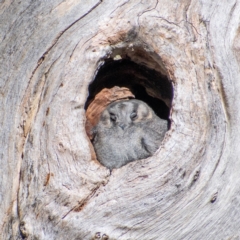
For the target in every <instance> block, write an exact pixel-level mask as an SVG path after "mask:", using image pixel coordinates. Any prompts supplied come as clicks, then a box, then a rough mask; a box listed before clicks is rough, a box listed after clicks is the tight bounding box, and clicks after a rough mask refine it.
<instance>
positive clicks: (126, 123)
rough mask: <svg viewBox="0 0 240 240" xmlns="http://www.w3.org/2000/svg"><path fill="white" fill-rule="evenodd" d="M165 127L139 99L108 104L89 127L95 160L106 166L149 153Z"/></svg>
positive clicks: (119, 164) (156, 147) (164, 123)
mask: <svg viewBox="0 0 240 240" xmlns="http://www.w3.org/2000/svg"><path fill="white" fill-rule="evenodd" d="M167 130H168V122H167V120H163V119H161V118H159V117H158V116H157V115H156V114H155V113H154V111H153V110H152V109H151V108H150V107H149V106H148V105H147V104H146V103H145V102H143V101H140V100H136V99H132V100H122V101H117V102H113V103H111V104H109V105H108V106H107V108H106V109H105V110H104V111H103V112H102V114H101V116H100V120H99V122H98V123H97V125H96V126H95V127H94V128H93V136H94V138H93V146H94V149H95V152H96V155H97V159H98V161H99V162H100V163H101V164H102V165H104V166H105V167H107V168H109V169H110V170H112V169H114V168H120V167H122V166H124V165H126V164H127V163H129V162H132V161H134V160H138V159H144V158H147V157H149V156H152V155H153V154H154V153H155V152H156V150H157V149H158V148H159V146H160V143H161V141H162V140H163V138H164V135H165V133H166V132H167Z"/></svg>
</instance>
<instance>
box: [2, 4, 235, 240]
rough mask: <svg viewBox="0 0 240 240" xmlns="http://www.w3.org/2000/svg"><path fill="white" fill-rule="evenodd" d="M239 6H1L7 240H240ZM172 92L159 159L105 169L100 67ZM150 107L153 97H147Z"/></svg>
mask: <svg viewBox="0 0 240 240" xmlns="http://www.w3.org/2000/svg"><path fill="white" fill-rule="evenodd" d="M239 12H240V2H239V1H238V0H229V1H217V0H212V1H207V0H193V1H188V0H183V1H174V0H168V1H166V0H157V1H155V0H148V1H138V0H136V1H127V0H118V1H116V0H112V1H109V0H104V1H100V0H88V1H76V0H71V1H63V0H51V1H30V0H26V1H21V2H18V1H10V0H5V1H2V3H1V5H0V42H1V45H0V56H1V57H0V106H1V108H0V111H1V113H0V124H1V132H0V159H1V168H0V176H1V177H0V202H1V204H0V232H1V233H2V239H22V238H25V239H101V238H102V239H239V238H240V230H239V229H240V227H239V226H240V216H239V211H238V209H239V207H240V199H239V191H240V187H239V186H240V177H239V171H240V161H239V160H240V159H239V156H240V154H239V152H240V148H239V146H238V145H239V142H240V139H239V136H240V127H239V119H240V111H239V110H240V105H239V102H240V99H239V96H240V94H239V91H240V82H239V78H240V71H239V63H240V58H239V56H240V41H239V37H240V36H239V33H240V31H239ZM126 56H127V57H128V58H131V60H132V61H134V62H135V63H138V64H141V65H144V66H147V67H148V68H151V69H155V70H156V71H158V72H161V74H163V75H165V76H167V77H168V79H169V80H171V81H172V84H173V88H174V98H173V102H172V104H171V102H170V99H169V98H168V97H166V96H164V95H163V94H161V93H159V96H156V97H159V98H161V99H162V100H164V101H165V103H166V104H167V105H168V106H172V108H171V115H170V119H171V129H170V130H169V131H168V133H167V134H166V137H165V139H164V141H163V143H162V145H161V146H160V148H159V150H158V151H157V153H156V154H155V155H154V156H153V157H151V158H148V159H144V160H140V161H135V162H132V163H130V164H128V165H126V166H124V167H122V168H120V169H116V170H113V171H112V173H111V174H110V172H109V170H107V169H106V168H104V167H103V166H101V165H100V164H99V163H98V162H97V161H96V160H95V159H94V157H92V156H93V154H92V150H91V145H90V141H89V139H88V137H87V134H86V131H85V109H84V106H85V103H86V100H87V97H88V86H89V84H90V83H91V82H92V81H93V80H94V78H95V76H96V74H97V72H98V69H99V68H100V67H101V66H102V65H103V63H104V60H106V59H109V58H112V59H115V60H116V61H117V59H119V58H125V57H126ZM148 91H149V94H150V95H151V96H153V95H154V96H155V95H156V94H157V93H156V91H152V92H151V89H150V90H148Z"/></svg>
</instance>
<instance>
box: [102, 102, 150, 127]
mask: <svg viewBox="0 0 240 240" xmlns="http://www.w3.org/2000/svg"><path fill="white" fill-rule="evenodd" d="M152 115H153V112H152V109H151V108H150V107H149V106H148V105H147V104H146V103H144V102H142V101H140V100H136V99H132V100H122V101H117V102H114V103H111V104H110V105H108V106H107V108H106V109H105V110H104V111H103V112H102V114H101V118H100V121H101V123H102V124H103V125H105V127H108V128H112V127H119V128H120V129H122V130H125V129H127V128H129V127H130V126H132V125H134V124H136V123H138V122H142V121H146V120H148V119H151V118H152Z"/></svg>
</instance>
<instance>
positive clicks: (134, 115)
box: [130, 112, 137, 120]
mask: <svg viewBox="0 0 240 240" xmlns="http://www.w3.org/2000/svg"><path fill="white" fill-rule="evenodd" d="M136 117H137V113H136V112H132V113H131V115H130V118H131V119H132V120H134V119H136Z"/></svg>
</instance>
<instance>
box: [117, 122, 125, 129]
mask: <svg viewBox="0 0 240 240" xmlns="http://www.w3.org/2000/svg"><path fill="white" fill-rule="evenodd" d="M118 126H119V127H120V128H121V129H122V130H124V129H125V128H126V126H127V125H126V124H124V123H120V124H119V125H118Z"/></svg>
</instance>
